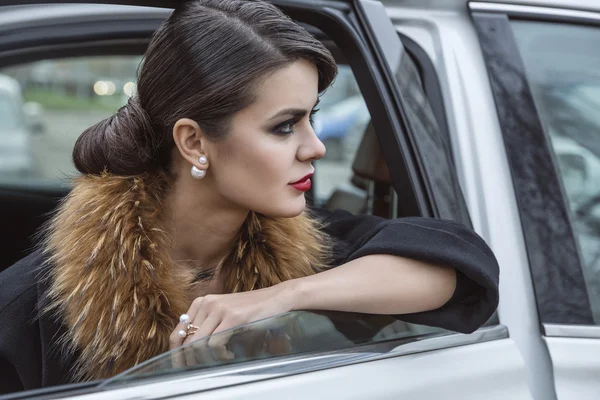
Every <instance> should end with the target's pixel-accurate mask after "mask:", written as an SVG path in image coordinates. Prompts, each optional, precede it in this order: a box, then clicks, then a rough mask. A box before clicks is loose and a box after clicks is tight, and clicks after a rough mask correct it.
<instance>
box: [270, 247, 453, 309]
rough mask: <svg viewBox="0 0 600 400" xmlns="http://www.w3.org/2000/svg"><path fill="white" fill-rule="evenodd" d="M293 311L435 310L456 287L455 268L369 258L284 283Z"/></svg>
mask: <svg viewBox="0 0 600 400" xmlns="http://www.w3.org/2000/svg"><path fill="white" fill-rule="evenodd" d="M282 285H283V286H285V287H286V289H285V290H289V291H290V292H291V293H293V294H292V295H291V296H292V300H291V302H292V306H291V307H292V309H293V310H332V311H349V312H360V313H367V314H392V315H393V314H408V313H417V312H423V311H429V310H434V309H436V308H439V307H442V306H443V305H444V304H446V303H447V302H448V301H449V300H450V299H451V298H452V295H453V293H454V291H455V288H456V271H455V270H454V268H450V267H446V266H439V265H435V264H432V263H427V262H422V261H417V260H412V259H409V258H404V257H398V256H392V255H385V254H384V255H379V254H377V255H368V256H364V257H360V258H357V259H354V260H352V261H349V262H348V263H346V264H344V265H341V266H339V267H338V268H334V269H331V270H328V271H325V272H322V273H319V274H316V275H312V276H308V277H305V278H300V279H294V280H291V281H287V282H284V283H283V284H282Z"/></svg>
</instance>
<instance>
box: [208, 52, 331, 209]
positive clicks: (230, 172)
mask: <svg viewBox="0 0 600 400" xmlns="http://www.w3.org/2000/svg"><path fill="white" fill-rule="evenodd" d="M317 100H318V72H317V69H316V67H315V66H314V65H313V64H312V63H311V62H309V61H306V60H299V61H296V62H294V63H292V64H289V65H287V66H285V67H283V68H281V69H279V70H277V71H275V72H274V73H272V74H271V75H270V76H268V78H266V79H265V80H263V81H262V83H261V84H260V85H259V86H258V88H257V92H256V100H255V101H254V102H253V103H252V104H251V105H249V106H248V107H246V108H245V109H243V110H241V111H240V112H238V113H236V114H235V115H234V116H233V119H232V122H231V129H230V131H229V133H228V134H227V136H226V138H225V139H224V140H221V141H218V142H210V143H208V144H207V145H206V154H207V157H208V158H209V163H210V166H209V169H208V170H207V176H206V178H205V179H207V180H210V181H211V182H210V183H211V186H214V187H213V188H212V189H213V190H215V191H216V192H217V193H218V194H220V195H221V196H222V198H223V200H225V201H226V202H230V203H233V204H232V205H238V206H241V207H243V208H245V209H248V210H252V211H256V212H259V213H262V214H265V215H268V216H274V217H293V216H296V215H298V214H300V213H301V212H302V211H303V210H304V207H305V205H306V203H305V199H304V191H305V190H307V188H308V187H310V182H307V181H306V180H305V181H302V180H303V178H305V177H306V176H307V175H310V174H312V173H313V171H314V168H313V166H312V161H314V160H318V159H320V158H321V157H323V156H324V155H325V146H324V145H323V143H322V142H321V141H320V140H319V139H318V138H317V136H316V135H315V132H314V130H313V128H312V126H311V122H310V117H311V111H313V109H314V107H315V105H316V103H317ZM298 181H302V182H300V183H299V184H296V185H292V184H293V183H296V182H298ZM203 183H204V182H203V181H200V182H198V184H199V185H202V184H203ZM207 183H208V182H207Z"/></svg>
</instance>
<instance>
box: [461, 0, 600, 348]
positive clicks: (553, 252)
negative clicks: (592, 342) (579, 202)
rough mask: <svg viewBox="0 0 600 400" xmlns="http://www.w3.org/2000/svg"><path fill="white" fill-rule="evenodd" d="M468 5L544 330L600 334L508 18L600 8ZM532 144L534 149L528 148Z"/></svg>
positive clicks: (566, 16) (550, 17)
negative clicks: (491, 95)
mask: <svg viewBox="0 0 600 400" xmlns="http://www.w3.org/2000/svg"><path fill="white" fill-rule="evenodd" d="M469 6H470V10H471V17H472V19H473V23H474V26H475V29H476V32H477V34H478V37H479V42H480V46H481V50H482V53H483V58H484V62H485V64H486V68H487V70H488V75H489V79H490V83H491V87H492V94H493V96H494V100H495V104H496V109H497V112H498V118H499V123H500V128H501V131H502V137H503V140H504V144H505V151H506V156H507V160H508V164H509V168H510V171H511V175H512V179H513V184H514V191H515V197H516V201H517V205H518V210H519V217H520V220H521V227H522V230H523V239H524V242H525V247H526V252H527V255H528V259H529V267H530V272H531V276H532V281H533V287H534V293H535V298H536V302H537V310H538V316H539V324H540V329H541V332H542V333H543V334H544V335H545V336H564V337H594V338H600V329H599V327H598V326H597V325H596V324H595V322H594V320H593V316H592V311H591V306H590V299H589V295H588V293H587V285H586V282H585V279H584V276H583V263H582V256H581V252H580V248H579V243H578V241H577V236H576V233H575V230H574V228H573V223H572V221H571V216H570V209H569V205H568V204H569V203H568V199H567V196H566V192H565V190H564V186H563V182H562V179H561V175H560V170H559V168H558V163H557V159H556V155H555V153H554V150H553V148H552V145H551V143H550V137H549V135H548V134H547V132H546V131H545V130H544V128H543V125H542V121H541V118H540V116H539V113H538V110H537V108H536V105H535V102H534V98H533V94H532V91H531V88H530V86H529V83H528V76H527V73H526V70H525V65H524V63H523V61H522V58H521V55H520V52H519V48H518V45H517V43H516V39H515V37H514V35H513V31H512V27H511V25H510V23H511V21H515V20H519V21H536V22H547V23H552V22H563V23H564V22H566V23H572V24H581V25H589V24H593V25H594V26H600V13H593V12H584V11H573V10H564V9H560V8H549V7H534V6H517V5H506V4H490V3H479V2H471V3H469ZM592 15H595V19H592V18H591V16H592ZM532 148H534V149H535V155H533V156H531V155H529V154H528V153H527V152H525V151H523V149H532ZM532 165H533V167H532ZM550 220H551V221H552V222H553V223H552V226H549V225H548V223H547V221H550ZM549 243H551V245H549Z"/></svg>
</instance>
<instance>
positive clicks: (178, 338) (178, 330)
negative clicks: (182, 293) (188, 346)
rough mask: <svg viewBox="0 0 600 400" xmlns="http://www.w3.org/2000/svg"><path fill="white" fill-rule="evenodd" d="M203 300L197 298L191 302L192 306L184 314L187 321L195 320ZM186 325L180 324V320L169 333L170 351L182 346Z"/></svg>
mask: <svg viewBox="0 0 600 400" xmlns="http://www.w3.org/2000/svg"><path fill="white" fill-rule="evenodd" d="M203 299H204V298H203V297H198V298H196V299H195V300H194V301H193V302H192V305H191V306H190V308H189V309H188V311H187V312H186V314H187V316H188V318H189V321H194V319H195V318H196V316H197V314H198V310H200V308H201V306H202V300H203ZM182 316H183V314H182ZM188 323H189V322H188ZM188 323H186V322H182V321H181V320H180V321H179V322H178V323H177V325H176V326H175V329H174V330H173V332H171V335H170V336H169V348H170V349H171V350H172V349H175V348H177V347H180V346H182V345H183V342H184V341H185V339H186V337H187V336H186V333H187V326H188Z"/></svg>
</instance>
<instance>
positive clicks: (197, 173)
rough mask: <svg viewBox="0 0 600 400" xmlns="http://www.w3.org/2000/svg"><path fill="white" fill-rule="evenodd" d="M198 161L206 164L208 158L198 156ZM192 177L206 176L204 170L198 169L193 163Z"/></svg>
mask: <svg viewBox="0 0 600 400" xmlns="http://www.w3.org/2000/svg"><path fill="white" fill-rule="evenodd" d="M198 162H199V163H200V164H202V165H204V164H206V163H207V162H208V159H207V158H206V157H205V156H200V158H198ZM191 173H192V178H194V179H202V178H204V177H205V176H206V170H203V169H200V168H198V167H196V166H195V165H194V166H192V170H191Z"/></svg>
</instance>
